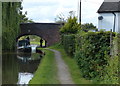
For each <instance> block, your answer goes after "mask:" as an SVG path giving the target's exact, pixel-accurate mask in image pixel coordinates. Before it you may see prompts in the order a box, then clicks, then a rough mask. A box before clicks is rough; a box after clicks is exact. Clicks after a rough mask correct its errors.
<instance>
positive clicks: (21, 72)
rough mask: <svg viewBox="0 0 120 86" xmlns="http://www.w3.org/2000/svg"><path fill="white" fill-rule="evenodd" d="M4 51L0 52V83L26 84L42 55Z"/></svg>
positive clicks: (34, 47) (34, 49)
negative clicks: (0, 74) (0, 80)
mask: <svg viewBox="0 0 120 86" xmlns="http://www.w3.org/2000/svg"><path fill="white" fill-rule="evenodd" d="M36 47H37V45H32V53H22V52H7V53H6V52H4V53H3V54H2V84H7V85H9V84H16V85H17V84H28V83H29V81H30V80H31V79H32V77H33V76H34V73H35V71H36V70H37V68H38V65H39V63H40V60H41V58H42V56H41V55H40V54H39V53H36Z"/></svg>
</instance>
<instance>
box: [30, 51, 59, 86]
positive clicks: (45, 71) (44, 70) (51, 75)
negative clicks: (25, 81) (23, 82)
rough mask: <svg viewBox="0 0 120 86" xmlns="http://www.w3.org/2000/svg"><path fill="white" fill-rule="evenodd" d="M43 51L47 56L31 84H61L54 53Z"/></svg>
mask: <svg viewBox="0 0 120 86" xmlns="http://www.w3.org/2000/svg"><path fill="white" fill-rule="evenodd" d="M43 51H44V52H45V53H46V55H45V56H44V57H43V58H42V60H41V63H40V64H39V66H38V69H37V71H36V72H35V74H34V77H33V79H32V80H31V81H30V83H29V84H30V85H32V84H59V81H58V79H57V67H56V63H55V58H54V53H53V52H52V51H49V50H46V49H43Z"/></svg>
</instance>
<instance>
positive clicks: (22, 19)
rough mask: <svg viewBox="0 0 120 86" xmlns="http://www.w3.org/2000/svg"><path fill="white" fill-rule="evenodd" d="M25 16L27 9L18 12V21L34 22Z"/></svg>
mask: <svg viewBox="0 0 120 86" xmlns="http://www.w3.org/2000/svg"><path fill="white" fill-rule="evenodd" d="M26 16H27V11H26V12H25V14H23V13H22V11H21V13H20V22H21V23H34V21H33V20H32V19H29V18H28V17H26Z"/></svg>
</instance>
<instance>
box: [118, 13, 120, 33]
mask: <svg viewBox="0 0 120 86" xmlns="http://www.w3.org/2000/svg"><path fill="white" fill-rule="evenodd" d="M118 32H119V33H120V13H118Z"/></svg>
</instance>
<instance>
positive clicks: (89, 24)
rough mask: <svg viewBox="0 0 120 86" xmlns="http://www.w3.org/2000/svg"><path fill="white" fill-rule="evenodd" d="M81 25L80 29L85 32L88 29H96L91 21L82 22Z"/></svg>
mask: <svg viewBox="0 0 120 86" xmlns="http://www.w3.org/2000/svg"><path fill="white" fill-rule="evenodd" d="M81 27H82V30H83V31H85V32H88V31H90V30H93V31H96V30H97V28H96V26H94V25H93V24H92V23H85V24H82V25H81Z"/></svg>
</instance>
